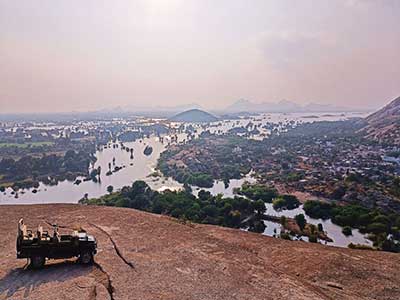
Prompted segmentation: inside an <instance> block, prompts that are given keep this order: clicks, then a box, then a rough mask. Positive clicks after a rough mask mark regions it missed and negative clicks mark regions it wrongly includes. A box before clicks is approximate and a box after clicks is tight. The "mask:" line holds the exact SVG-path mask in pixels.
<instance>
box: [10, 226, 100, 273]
mask: <svg viewBox="0 0 400 300" xmlns="http://www.w3.org/2000/svg"><path fill="white" fill-rule="evenodd" d="M96 252H97V242H96V239H95V238H94V237H93V236H91V235H88V234H87V233H86V232H85V231H84V230H80V231H78V230H74V231H73V233H72V234H71V235H60V234H59V233H58V226H57V225H53V234H52V235H50V234H49V232H48V231H43V227H42V226H39V227H38V229H37V231H36V232H35V233H33V232H32V231H31V230H28V229H27V227H26V225H25V224H24V220H23V219H21V220H19V222H18V236H17V258H27V259H29V260H30V264H31V266H32V267H33V268H35V269H37V268H41V267H43V266H44V264H45V262H46V259H60V258H72V257H78V258H79V261H80V262H81V263H82V264H91V263H93V256H94V255H95V254H96Z"/></svg>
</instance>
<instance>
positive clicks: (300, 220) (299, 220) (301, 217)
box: [294, 214, 307, 230]
mask: <svg viewBox="0 0 400 300" xmlns="http://www.w3.org/2000/svg"><path fill="white" fill-rule="evenodd" d="M294 219H295V221H296V223H297V225H299V227H300V229H301V230H304V228H305V227H306V224H307V221H306V218H305V217H304V215H303V214H299V215H296V216H295V217H294Z"/></svg>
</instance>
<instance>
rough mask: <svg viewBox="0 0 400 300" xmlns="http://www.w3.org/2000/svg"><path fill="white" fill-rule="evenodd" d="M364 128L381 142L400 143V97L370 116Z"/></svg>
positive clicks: (368, 134) (370, 136)
mask: <svg viewBox="0 0 400 300" xmlns="http://www.w3.org/2000/svg"><path fill="white" fill-rule="evenodd" d="M365 121H366V122H367V123H368V125H367V126H366V127H365V128H364V129H363V131H364V132H365V133H366V135H367V137H369V138H373V139H375V140H378V141H381V142H389V143H397V144H400V97H398V98H396V99H394V100H393V101H392V102H390V103H389V104H388V105H386V106H385V107H383V108H382V109H380V110H378V111H377V112H375V113H373V114H372V115H370V116H368V117H367V118H366V119H365Z"/></svg>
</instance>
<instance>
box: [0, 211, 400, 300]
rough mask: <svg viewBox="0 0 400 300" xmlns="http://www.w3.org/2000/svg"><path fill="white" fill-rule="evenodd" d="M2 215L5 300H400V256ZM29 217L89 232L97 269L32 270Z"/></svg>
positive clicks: (169, 225)
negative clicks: (19, 245) (25, 241)
mask: <svg viewBox="0 0 400 300" xmlns="http://www.w3.org/2000/svg"><path fill="white" fill-rule="evenodd" d="M0 209H1V213H2V217H1V218H0V229H1V232H2V234H1V235H0V257H1V261H0V299H30V300H35V299H41V300H46V299H92V300H93V299H115V300H118V299H144V300H146V299H195V300H196V299H198V300H200V299H201V300H207V299H209V300H215V299H227V300H228V299H229V300H231V299H266V300H268V299H294V300H296V299H297V300H300V299H400V288H399V287H400V277H399V276H398V266H399V265H400V256H399V255H396V254H391V253H385V252H375V251H360V250H350V249H342V248H335V247H328V246H323V245H319V244H311V243H305V242H291V241H286V240H281V239H274V238H271V237H266V236H262V235H260V234H254V233H249V232H244V231H240V230H235V229H228V228H221V227H216V226H211V225H197V224H191V223H186V222H180V221H178V220H176V219H172V218H169V217H166V216H161V215H153V214H149V213H145V212H140V211H136V210H133V209H125V208H112V207H100V206H84V205H66V204H62V205H61V204H60V205H29V206H23V205H20V206H1V207H0ZM21 217H23V218H24V220H25V221H26V223H27V224H28V225H30V226H32V227H33V226H36V225H38V224H39V223H41V224H42V225H43V226H45V225H46V222H49V223H50V224H53V223H58V224H60V225H63V226H64V227H65V228H73V227H76V226H77V225H80V226H81V227H83V228H84V229H86V230H87V231H88V232H89V233H90V234H93V235H95V236H96V238H97V240H98V254H97V255H96V257H95V264H94V265H93V266H91V267H84V266H82V265H80V264H77V263H75V262H74V260H67V261H64V260H55V261H48V262H47V264H46V266H45V268H44V269H42V270H37V271H34V270H30V269H27V268H26V262H25V261H24V260H17V259H16V258H15V237H16V232H15V231H16V224H17V221H18V219H19V218H21ZM65 228H64V229H63V230H66V229H65ZM48 229H50V228H48Z"/></svg>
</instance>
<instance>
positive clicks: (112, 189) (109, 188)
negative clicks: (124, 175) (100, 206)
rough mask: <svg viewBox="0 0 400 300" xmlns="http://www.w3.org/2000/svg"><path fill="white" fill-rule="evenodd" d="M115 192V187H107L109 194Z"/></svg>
mask: <svg viewBox="0 0 400 300" xmlns="http://www.w3.org/2000/svg"><path fill="white" fill-rule="evenodd" d="M113 191H114V187H113V186H112V185H109V186H108V187H107V192H109V193H110V194H111V193H112V192H113Z"/></svg>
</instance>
